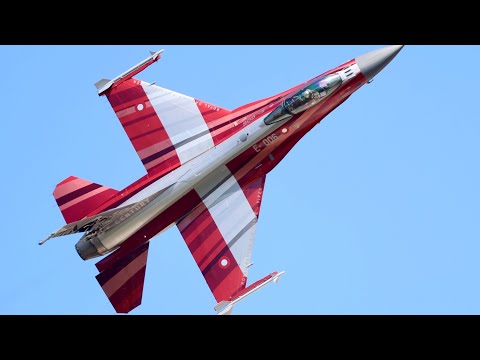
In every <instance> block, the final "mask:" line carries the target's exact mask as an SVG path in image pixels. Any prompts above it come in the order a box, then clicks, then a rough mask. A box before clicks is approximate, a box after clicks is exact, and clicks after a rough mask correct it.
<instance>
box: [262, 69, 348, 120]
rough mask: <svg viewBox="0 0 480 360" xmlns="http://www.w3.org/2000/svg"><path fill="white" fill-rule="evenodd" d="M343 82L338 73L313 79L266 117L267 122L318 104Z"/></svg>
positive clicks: (289, 115)
mask: <svg viewBox="0 0 480 360" xmlns="http://www.w3.org/2000/svg"><path fill="white" fill-rule="evenodd" d="M341 84H342V79H341V77H340V75H338V74H331V75H327V76H324V77H322V78H320V79H317V80H315V81H313V82H312V83H311V84H310V85H307V86H306V87H304V88H303V89H302V90H300V91H298V92H296V93H295V94H294V95H293V96H290V97H288V98H286V99H285V100H283V103H282V105H280V106H279V107H278V108H277V109H275V110H274V111H273V112H272V113H271V114H269V115H268V116H267V117H266V118H265V120H264V122H265V124H266V125H270V124H273V123H276V122H278V121H281V120H284V119H286V118H289V117H292V116H293V115H296V114H299V113H301V112H303V111H305V110H307V109H308V108H311V107H312V106H314V105H317V104H318V103H319V102H321V101H322V100H324V99H326V98H327V97H328V95H330V94H331V93H333V92H334V91H335V90H337V89H338V88H339V87H340V85H341Z"/></svg>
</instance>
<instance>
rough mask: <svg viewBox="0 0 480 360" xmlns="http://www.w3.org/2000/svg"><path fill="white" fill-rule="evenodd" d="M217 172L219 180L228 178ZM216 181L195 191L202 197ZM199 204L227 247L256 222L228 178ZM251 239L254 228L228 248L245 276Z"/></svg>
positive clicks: (238, 188) (250, 208)
mask: <svg viewBox="0 0 480 360" xmlns="http://www.w3.org/2000/svg"><path fill="white" fill-rule="evenodd" d="M220 173H221V174H222V176H221V178H224V177H225V176H229V175H231V173H230V171H229V170H228V169H227V168H226V167H225V166H223V169H222V171H221V172H220ZM220 180H221V179H220V178H218V179H217V181H213V182H212V181H209V182H204V184H208V183H209V185H210V186H208V185H207V186H204V187H198V188H197V187H196V188H195V189H196V190H197V192H198V194H199V195H200V196H201V197H203V196H205V194H207V193H208V192H209V191H210V190H211V189H212V188H213V186H212V185H211V184H212V183H213V184H218V181H220ZM227 191H228V192H227ZM203 202H204V204H205V206H206V207H207V209H208V211H209V212H210V214H211V215H212V218H213V220H214V221H215V224H216V225H217V227H218V230H219V231H220V233H221V234H222V236H223V238H224V239H225V241H226V242H227V244H228V243H229V242H230V241H232V240H233V239H234V238H235V236H237V234H238V233H239V232H240V231H242V230H243V229H244V228H245V227H246V226H247V225H248V224H249V223H251V222H252V221H254V220H255V219H256V216H255V213H254V212H253V210H252V207H251V206H250V203H249V202H248V200H247V198H246V197H245V194H244V193H243V190H242V189H241V187H240V185H238V183H237V181H236V179H235V177H234V176H230V177H229V179H228V180H227V181H225V182H224V183H223V184H222V185H221V186H219V187H218V188H217V189H215V191H214V192H212V193H211V194H210V195H209V196H207V198H206V199H204V200H203ZM254 238H255V226H252V227H251V228H250V229H249V230H248V231H247V232H245V233H244V234H243V235H242V237H241V238H240V239H238V240H237V241H236V242H235V243H234V244H233V245H231V246H230V251H231V252H232V254H233V256H234V258H235V260H236V261H237V263H238V264H239V266H240V269H241V270H242V272H243V274H244V275H245V276H246V275H247V273H248V268H247V266H248V264H250V257H251V254H252V248H253V240H254Z"/></svg>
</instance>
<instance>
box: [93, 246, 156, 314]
mask: <svg viewBox="0 0 480 360" xmlns="http://www.w3.org/2000/svg"><path fill="white" fill-rule="evenodd" d="M149 244H150V243H148V242H147V243H145V244H143V245H141V246H139V247H138V248H136V249H135V250H133V251H132V252H131V253H129V254H128V255H126V256H124V257H122V258H120V259H118V260H117V261H115V262H114V263H112V264H111V266H110V267H109V268H107V269H105V270H103V271H102V272H101V273H100V274H98V275H97V276H96V279H97V281H98V283H99V284H100V286H101V287H102V290H103V291H104V292H105V295H107V297H108V300H110V303H111V304H112V305H113V307H114V308H115V311H116V312H117V313H128V312H130V311H132V310H133V309H135V308H136V307H137V306H138V305H140V304H141V303H142V295H143V284H144V281H145V270H146V267H147V257H148V246H149ZM109 256H115V253H112V254H110V255H109Z"/></svg>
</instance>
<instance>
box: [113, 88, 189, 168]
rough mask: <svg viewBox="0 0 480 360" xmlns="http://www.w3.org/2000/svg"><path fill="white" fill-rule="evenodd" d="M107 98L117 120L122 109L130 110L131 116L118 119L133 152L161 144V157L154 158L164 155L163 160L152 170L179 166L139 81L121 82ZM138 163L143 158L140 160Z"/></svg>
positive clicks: (178, 160) (174, 151) (170, 144)
mask: <svg viewBox="0 0 480 360" xmlns="http://www.w3.org/2000/svg"><path fill="white" fill-rule="evenodd" d="M107 98H108V100H109V101H110V104H111V105H112V107H113V110H114V111H115V113H116V114H117V117H118V114H119V113H120V112H122V111H123V110H125V109H129V108H132V111H133V112H132V113H130V114H128V115H124V116H122V117H121V118H120V117H119V120H120V123H121V124H122V126H123V128H124V130H125V132H126V134H127V136H128V138H129V139H130V141H131V143H132V145H133V147H134V148H135V150H136V151H137V153H138V152H139V151H141V150H143V149H145V148H147V147H150V146H152V145H154V144H158V143H159V142H164V143H165V149H166V150H162V151H161V154H160V153H157V155H158V156H157V158H158V157H161V156H163V155H167V154H168V156H166V159H165V161H163V162H161V163H159V164H157V165H155V168H160V169H161V168H169V169H172V168H175V167H177V166H180V159H179V158H178V155H177V153H176V150H175V147H174V146H173V144H172V142H171V140H170V138H169V136H168V134H167V132H166V130H165V128H164V127H163V125H162V123H161V120H160V118H159V117H158V115H157V113H156V112H155V109H154V108H153V106H152V105H151V103H150V100H149V99H148V96H147V94H146V93H145V90H144V89H143V87H142V85H141V82H140V81H138V80H134V79H130V80H127V81H125V82H124V83H123V84H121V85H119V86H118V87H117V88H115V89H112V91H110V92H109V93H108V94H107ZM138 106H141V108H140V109H139V108H138ZM139 157H140V155H139ZM140 160H144V159H142V158H141V157H140ZM152 160H153V158H152V159H148V161H146V162H145V161H144V162H143V163H144V165H146V164H147V163H148V162H150V161H152ZM147 170H148V171H150V170H151V169H150V168H147Z"/></svg>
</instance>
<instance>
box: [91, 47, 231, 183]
mask: <svg viewBox="0 0 480 360" xmlns="http://www.w3.org/2000/svg"><path fill="white" fill-rule="evenodd" d="M160 53H161V51H159V52H157V53H152V55H151V56H150V57H149V58H147V59H145V60H144V61H142V62H141V63H139V64H138V65H136V66H134V67H133V68H131V69H130V70H127V71H126V72H125V73H123V74H121V75H119V76H117V77H116V78H115V79H113V80H106V79H102V80H100V81H98V82H97V83H96V84H95V85H96V87H97V90H98V94H99V95H100V96H102V95H106V97H107V99H108V101H109V102H110V105H111V106H112V108H113V111H114V112H115V114H116V115H117V117H118V119H119V120H120V123H121V125H122V127H123V129H124V130H125V132H126V134H127V136H128V138H129V139H130V142H131V143H132V145H133V147H134V148H135V151H136V152H137V154H138V156H139V158H140V160H141V161H142V163H143V165H144V166H145V169H146V170H147V172H152V171H155V172H162V173H163V174H166V173H168V172H170V171H172V170H174V169H175V168H177V167H179V166H180V165H182V164H184V163H186V162H187V161H189V160H191V159H193V158H195V157H196V156H198V155H200V154H202V153H203V152H205V151H207V150H208V149H210V148H212V147H214V146H215V144H214V141H213V137H212V133H211V131H214V130H212V129H211V128H210V126H209V124H210V123H211V122H213V121H215V120H217V119H218V118H220V117H223V116H225V115H227V114H229V113H230V110H226V109H223V108H220V107H218V106H215V105H212V104H208V103H206V102H204V101H199V100H197V99H195V98H193V97H190V96H186V95H183V94H180V93H177V92H174V91H171V90H168V89H164V88H162V87H159V86H157V85H154V84H153V83H148V82H144V81H141V80H137V79H134V78H132V76H134V75H135V74H138V73H139V72H140V71H142V70H143V69H145V68H146V67H147V66H149V65H151V64H153V63H154V62H156V61H158V59H160Z"/></svg>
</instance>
